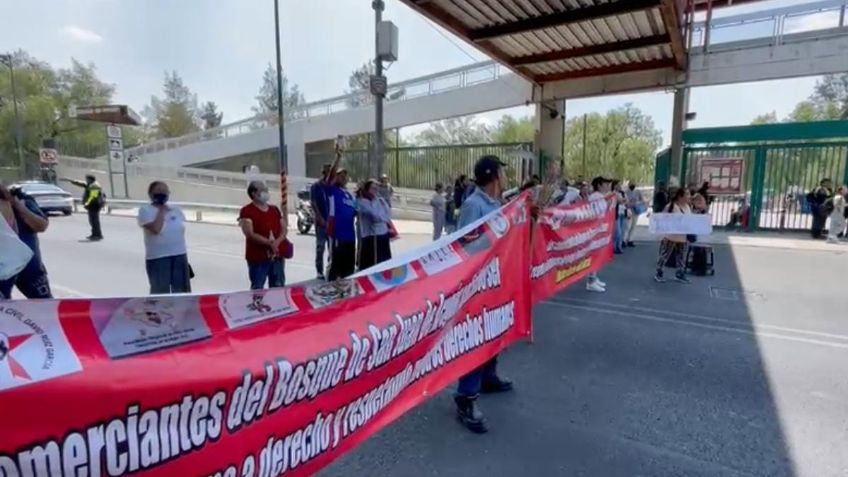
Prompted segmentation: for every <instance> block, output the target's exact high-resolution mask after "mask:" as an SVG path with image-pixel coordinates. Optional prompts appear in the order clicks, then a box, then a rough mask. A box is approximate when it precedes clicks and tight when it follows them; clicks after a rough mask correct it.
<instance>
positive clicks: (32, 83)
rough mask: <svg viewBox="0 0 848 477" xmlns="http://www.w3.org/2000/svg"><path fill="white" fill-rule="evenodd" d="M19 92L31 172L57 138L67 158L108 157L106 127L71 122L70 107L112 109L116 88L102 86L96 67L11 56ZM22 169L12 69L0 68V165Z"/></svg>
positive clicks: (17, 92) (25, 144) (24, 142)
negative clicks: (47, 141)
mask: <svg viewBox="0 0 848 477" xmlns="http://www.w3.org/2000/svg"><path fill="white" fill-rule="evenodd" d="M12 62H13V65H14V72H15V90H16V91H15V93H16V97H17V104H18V112H19V115H20V118H21V129H22V146H23V147H22V148H23V152H24V156H25V161H26V163H27V165H28V168H29V169H30V170H33V169H34V168H35V167H37V161H38V149H39V148H40V147H41V144H42V141H43V140H44V139H54V140H55V141H56V143H57V144H58V145H59V147H60V153H62V154H78V155H87V156H89V157H93V156H96V155H99V154H103V153H105V150H106V140H105V133H104V131H103V125H100V124H96V123H89V122H85V121H77V120H75V119H71V118H70V117H69V110H70V108H71V106H72V105H73V106H92V105H102V104H108V103H110V102H111V100H112V96H113V94H114V86H112V85H110V84H107V83H104V82H102V81H100V79H98V77H97V72H96V68H95V66H94V65H93V64H87V65H86V64H82V63H80V62H78V61H76V60H75V59H72V60H71V66H70V68H67V69H54V68H52V67H51V66H50V65H49V64H47V63H45V62H42V61H39V60H37V59H36V58H33V57H31V56H30V55H29V54H27V53H26V52H24V51H17V52H15V53H13V55H12ZM10 165H17V153H16V148H15V114H14V103H13V98H12V88H11V75H10V74H9V69H8V68H7V67H6V66H5V65H3V66H0V166H10Z"/></svg>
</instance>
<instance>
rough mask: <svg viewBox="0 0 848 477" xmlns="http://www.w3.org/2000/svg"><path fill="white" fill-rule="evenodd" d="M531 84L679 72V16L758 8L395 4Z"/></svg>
mask: <svg viewBox="0 0 848 477" xmlns="http://www.w3.org/2000/svg"><path fill="white" fill-rule="evenodd" d="M402 1H403V2H404V3H406V4H407V5H409V6H410V7H411V8H412V9H414V10H415V11H417V12H419V13H421V14H422V15H424V16H425V17H427V18H429V19H431V20H433V21H434V22H436V23H437V24H439V25H441V26H442V27H444V28H446V29H447V30H449V31H451V32H452V33H454V34H456V35H458V36H459V37H461V38H463V39H464V40H466V41H468V42H470V43H472V44H473V45H474V46H476V47H477V48H479V49H480V50H481V51H483V52H485V53H487V54H489V55H490V56H492V57H493V58H495V59H496V60H499V61H500V62H502V63H504V64H505V65H507V66H509V67H510V68H512V69H513V70H514V71H515V72H516V73H518V74H520V75H521V76H523V77H525V78H526V79H528V80H530V81H533V82H534V83H537V84H545V83H551V82H556V81H562V80H568V79H574V78H586V77H593V76H603V75H609V74H616V73H624V72H630V71H642V70H652V69H659V68H674V69H677V70H683V69H685V68H686V43H685V35H684V28H683V27H684V25H685V24H687V23H686V19H687V18H691V15H684V14H686V13H687V12H692V11H693V10H694V11H698V10H700V9H704V8H710V7H712V8H715V7H719V6H728V5H734V4H739V3H744V2H751V1H758V0H735V1H734V0H402Z"/></svg>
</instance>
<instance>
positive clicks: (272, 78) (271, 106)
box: [253, 63, 306, 124]
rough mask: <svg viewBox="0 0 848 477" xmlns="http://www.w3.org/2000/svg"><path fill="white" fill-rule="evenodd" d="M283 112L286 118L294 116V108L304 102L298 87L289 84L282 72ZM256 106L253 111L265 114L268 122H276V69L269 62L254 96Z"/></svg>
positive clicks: (261, 114)
mask: <svg viewBox="0 0 848 477" xmlns="http://www.w3.org/2000/svg"><path fill="white" fill-rule="evenodd" d="M282 84H283V114H284V115H285V117H286V119H290V118H293V117H295V114H294V109H295V108H296V107H298V106H300V105H301V104H303V103H305V102H306V99H305V98H304V97H303V93H301V92H300V88H298V86H297V85H296V84H295V85H291V87H290V86H289V79H288V78H287V77H286V75H285V72H283V81H282ZM255 98H256V106H254V107H253V112H254V113H256V114H257V115H259V116H267V117H268V122H269V123H270V124H277V118H276V116H277V109H278V108H277V70H276V68H274V67H273V66H272V65H271V64H270V63H268V67H267V68H265V72H264V73H263V74H262V86H260V88H259V94H257V95H256V96H255Z"/></svg>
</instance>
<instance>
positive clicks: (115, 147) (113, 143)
mask: <svg viewBox="0 0 848 477" xmlns="http://www.w3.org/2000/svg"><path fill="white" fill-rule="evenodd" d="M109 150H110V151H123V150H124V141H122V140H120V139H114V138H109Z"/></svg>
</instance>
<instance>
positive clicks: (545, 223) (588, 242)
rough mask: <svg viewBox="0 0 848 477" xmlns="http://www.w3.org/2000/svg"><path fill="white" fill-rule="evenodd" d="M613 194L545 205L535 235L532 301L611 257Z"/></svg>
mask: <svg viewBox="0 0 848 477" xmlns="http://www.w3.org/2000/svg"><path fill="white" fill-rule="evenodd" d="M613 204H614V198H613V196H611V195H610V196H608V197H606V198H604V199H599V200H594V201H589V202H582V203H578V204H573V205H567V206H557V207H550V208H547V209H544V210H542V211H541V212H540V214H539V221H538V227H537V228H536V236H535V237H534V239H533V245H532V257H531V267H530V287H531V290H532V294H533V295H532V296H533V303H534V304H535V303H538V302H540V301H542V300H547V299H548V298H550V297H552V296H553V295H556V294H557V293H559V292H561V291H563V290H565V289H566V288H568V287H569V286H571V285H572V284H573V283H574V282H576V281H578V280H580V279H582V278H584V277H586V276H587V275H589V274H590V273H592V272H596V271H598V270H600V269H601V268H602V267H603V266H604V265H605V264H606V263H608V262H609V261H610V260H612V256H613V252H612V251H613V237H614V234H615V207H614V206H613Z"/></svg>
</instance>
